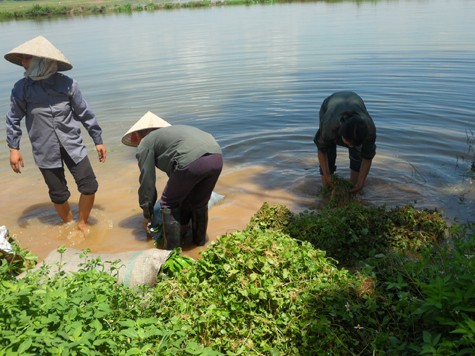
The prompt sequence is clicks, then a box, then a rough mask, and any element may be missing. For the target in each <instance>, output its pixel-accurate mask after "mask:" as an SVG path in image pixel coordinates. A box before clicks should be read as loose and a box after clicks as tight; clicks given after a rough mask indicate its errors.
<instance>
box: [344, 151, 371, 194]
mask: <svg viewBox="0 0 475 356" xmlns="http://www.w3.org/2000/svg"><path fill="white" fill-rule="evenodd" d="M372 162H373V160H372V159H365V158H363V159H362V160H361V167H360V172H359V174H358V180H357V181H356V184H355V186H354V187H353V189H351V190H350V192H351V193H358V192H359V191H360V190H361V189H363V187H364V184H365V182H366V177H368V173H369V170H370V168H371V163H372Z"/></svg>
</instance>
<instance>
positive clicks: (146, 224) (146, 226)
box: [142, 218, 150, 236]
mask: <svg viewBox="0 0 475 356" xmlns="http://www.w3.org/2000/svg"><path fill="white" fill-rule="evenodd" d="M142 228H143V230H144V231H145V232H146V233H147V236H149V235H150V220H149V219H146V218H144V219H143V221H142Z"/></svg>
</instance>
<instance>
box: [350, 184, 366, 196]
mask: <svg viewBox="0 0 475 356" xmlns="http://www.w3.org/2000/svg"><path fill="white" fill-rule="evenodd" d="M361 189H363V185H359V184H357V185H355V186H354V187H353V189H351V190H350V193H353V194H356V193H358V192H359V191H360V190H361Z"/></svg>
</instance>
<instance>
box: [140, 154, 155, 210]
mask: <svg viewBox="0 0 475 356" xmlns="http://www.w3.org/2000/svg"><path fill="white" fill-rule="evenodd" d="M136 157H137V161H138V163H139V169H140V177H139V183H140V187H139V191H138V193H139V204H140V207H141V208H142V210H143V216H144V217H145V218H146V219H152V217H153V208H154V206H155V203H156V201H157V189H156V187H155V183H156V179H157V178H156V172H155V171H156V168H155V152H153V151H152V150H150V149H148V148H145V149H138V150H137V155H136Z"/></svg>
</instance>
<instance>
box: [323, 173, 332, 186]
mask: <svg viewBox="0 0 475 356" xmlns="http://www.w3.org/2000/svg"><path fill="white" fill-rule="evenodd" d="M322 182H323V186H324V187H333V185H334V182H333V181H332V177H331V175H325V174H324V175H322Z"/></svg>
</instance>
